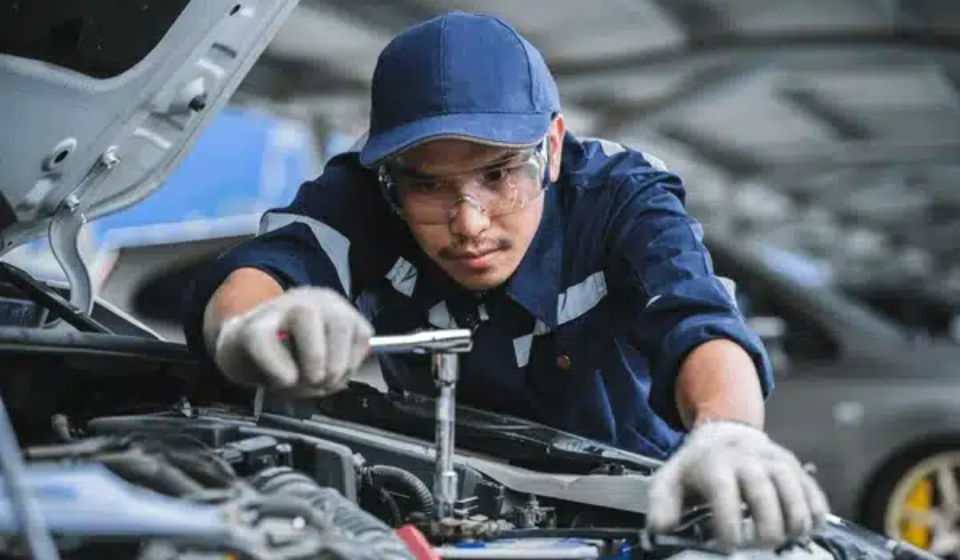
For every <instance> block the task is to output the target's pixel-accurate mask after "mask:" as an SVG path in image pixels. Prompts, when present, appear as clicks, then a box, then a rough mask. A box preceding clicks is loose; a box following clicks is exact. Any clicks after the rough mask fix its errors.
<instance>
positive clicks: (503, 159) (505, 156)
mask: <svg viewBox="0 0 960 560" xmlns="http://www.w3.org/2000/svg"><path fill="white" fill-rule="evenodd" d="M523 153H524V152H523V151H522V150H510V151H506V152H501V153H500V154H498V155H497V156H496V157H494V158H493V159H490V160H488V161H485V162H483V163H481V164H480V165H478V166H476V167H471V168H469V169H465V170H464V171H484V170H488V169H491V168H496V167H497V166H500V165H503V164H505V163H510V162H511V160H513V159H516V158H517V156H520V155H522V154H523ZM397 170H398V171H399V172H401V173H403V174H404V175H407V176H410V177H413V178H416V179H422V180H430V179H437V178H441V177H443V174H441V175H436V174H432V173H425V172H423V171H421V170H419V169H417V168H415V167H412V166H410V165H405V164H404V163H403V162H402V161H398V162H397Z"/></svg>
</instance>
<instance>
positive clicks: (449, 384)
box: [253, 329, 473, 519]
mask: <svg viewBox="0 0 960 560" xmlns="http://www.w3.org/2000/svg"><path fill="white" fill-rule="evenodd" d="M279 336H280V338H281V339H282V340H285V341H289V338H290V336H289V334H288V333H283V332H282V333H279ZM472 349H473V332H472V331H470V330H469V329H443V330H429V331H420V332H415V333H411V334H402V335H389V336H374V337H372V338H371V339H370V354H371V355H374V356H376V355H381V354H432V355H433V361H432V364H433V372H432V373H433V376H434V382H435V384H436V386H437V389H438V393H439V394H438V395H437V401H436V428H435V444H436V469H435V472H434V477H433V494H434V502H435V504H436V505H435V508H436V509H435V511H434V515H435V516H436V518H437V519H442V518H445V517H450V516H452V515H453V514H454V507H455V505H456V501H457V478H458V477H457V472H456V470H455V469H454V465H453V456H454V448H455V437H454V426H455V418H454V415H455V411H456V385H457V381H458V377H459V363H458V356H457V354H462V353H465V352H470V351H471V350H472ZM265 396H266V389H265V388H264V386H263V385H259V386H258V387H257V392H256V395H255V396H254V399H253V416H254V419H255V420H259V419H260V415H261V414H262V413H263V402H264V399H265Z"/></svg>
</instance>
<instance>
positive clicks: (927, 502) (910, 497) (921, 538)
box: [903, 478, 933, 549]
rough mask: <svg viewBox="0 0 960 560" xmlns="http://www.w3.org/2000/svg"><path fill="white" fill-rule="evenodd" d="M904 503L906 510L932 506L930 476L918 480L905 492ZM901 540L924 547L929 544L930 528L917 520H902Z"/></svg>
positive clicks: (917, 510)
mask: <svg viewBox="0 0 960 560" xmlns="http://www.w3.org/2000/svg"><path fill="white" fill-rule="evenodd" d="M905 505H906V509H907V510H908V511H915V512H921V511H922V512H928V511H930V509H931V508H932V507H933V481H932V480H931V479H930V478H924V479H922V480H920V481H919V482H918V483H917V484H916V486H914V487H913V488H912V489H911V490H910V493H909V494H907V503H906V504H905ZM903 540H905V541H907V542H908V543H910V544H912V545H914V546H917V547H920V548H924V549H925V548H927V547H929V546H930V528H929V527H927V526H926V525H925V524H923V523H918V522H917V521H911V520H907V521H904V523H903Z"/></svg>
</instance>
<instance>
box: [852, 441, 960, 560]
mask: <svg viewBox="0 0 960 560" xmlns="http://www.w3.org/2000/svg"><path fill="white" fill-rule="evenodd" d="M938 472H944V473H946V472H949V473H950V474H952V477H950V479H952V480H953V494H954V495H955V496H958V497H957V502H960V491H958V490H956V489H957V488H960V446H958V445H955V444H951V445H930V446H924V447H917V448H914V449H911V450H907V451H905V452H901V453H900V454H899V457H897V458H895V459H893V460H892V461H891V462H890V463H888V464H887V465H886V466H885V467H884V468H883V469H881V471H880V472H879V473H878V474H877V476H876V477H875V478H874V479H873V482H872V484H871V485H870V487H869V488H868V490H867V492H868V493H867V495H866V496H865V498H864V500H863V507H862V509H861V512H862V514H861V523H863V525H865V526H866V527H867V528H869V529H872V530H874V531H877V532H879V533H881V534H884V535H888V536H890V537H893V538H896V539H900V540H904V541H906V542H909V543H911V544H913V545H916V546H919V547H920V548H924V549H927V550H929V549H930V546H931V545H937V546H938V547H939V546H940V545H939V543H941V542H943V541H941V540H938V539H937V538H935V537H937V536H938V534H940V535H942V534H944V533H945V532H949V531H952V534H954V535H957V536H958V537H960V515H958V513H957V508H949V507H947V506H946V505H945V504H944V500H943V496H944V495H945V494H944V493H943V488H944V487H945V488H947V491H950V487H948V486H945V484H948V483H949V479H945V480H947V482H946V483H944V484H941V483H940V479H938V477H937V473H938ZM910 502H913V503H912V505H911V504H910ZM911 509H912V510H914V511H917V510H920V511H926V512H935V513H936V514H945V515H948V516H950V518H951V519H952V520H953V522H952V523H951V524H950V528H949V529H948V528H946V527H944V526H936V527H932V528H931V527H929V526H928V527H927V528H924V525H923V524H921V523H913V524H911V525H905V524H901V523H897V522H896V519H897V518H899V517H900V516H899V515H897V514H898V513H900V512H903V511H905V510H911ZM898 510H899V511H898ZM941 510H942V511H941ZM930 522H931V521H930V520H929V519H928V520H926V521H925V522H924V523H930ZM939 555H940V556H942V557H944V558H951V559H954V560H960V546H951V547H950V552H945V551H943V550H941V551H939Z"/></svg>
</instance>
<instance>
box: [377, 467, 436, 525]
mask: <svg viewBox="0 0 960 560" xmlns="http://www.w3.org/2000/svg"><path fill="white" fill-rule="evenodd" d="M365 472H366V474H369V475H370V477H371V478H372V479H373V482H374V485H376V486H380V485H381V484H383V483H384V482H387V481H392V482H395V483H397V484H399V485H401V486H404V487H406V489H407V490H409V491H410V492H411V493H412V494H413V496H412V497H413V498H414V499H415V500H416V501H417V502H418V503H419V507H420V511H422V512H424V513H430V512H432V511H433V493H432V492H431V491H430V489H429V488H427V485H426V484H424V483H423V481H422V480H420V479H419V478H417V476H416V475H414V474H413V473H412V472H410V471H408V470H406V469H401V468H399V467H394V466H392V465H374V466H371V467H366V468H365Z"/></svg>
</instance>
